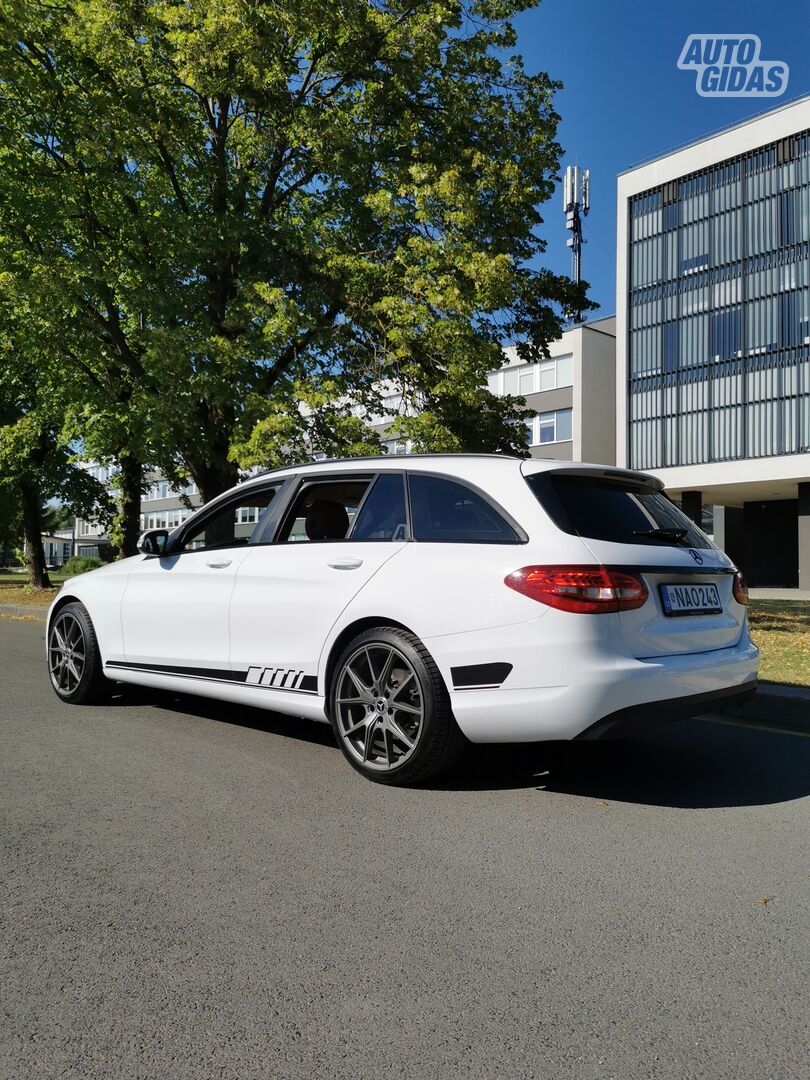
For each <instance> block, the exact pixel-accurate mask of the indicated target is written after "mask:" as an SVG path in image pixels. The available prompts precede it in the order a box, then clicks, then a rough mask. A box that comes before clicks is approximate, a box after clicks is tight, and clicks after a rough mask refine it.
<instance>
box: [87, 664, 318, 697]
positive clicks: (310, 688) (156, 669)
mask: <svg viewBox="0 0 810 1080" xmlns="http://www.w3.org/2000/svg"><path fill="white" fill-rule="evenodd" d="M104 666H105V667H108V668H117V669H119V670H124V671H148V672H150V673H151V674H153V675H173V676H175V677H177V678H180V679H204V680H206V681H207V682H234V683H242V684H243V685H246V686H247V685H249V686H252V687H256V688H257V689H261V690H284V691H286V692H288V693H293V694H316V693H317V692H318V679H317V677H316V676H315V675H304V674H303V673H302V672H296V671H294V670H293V669H287V668H250V669H245V670H244V671H230V670H229V669H228V668H202V667H183V666H181V665H177V664H141V663H136V662H129V661H125V660H108V661H107V662H106V664H105V665H104ZM256 672H259V675H258V676H257V675H256ZM276 672H280V673H283V677H280V676H276V674H275V673H276ZM249 673H250V674H251V678H250V679H248V674H249ZM273 678H276V682H271V680H272V679H273ZM283 684H286V685H283ZM295 684H297V685H295Z"/></svg>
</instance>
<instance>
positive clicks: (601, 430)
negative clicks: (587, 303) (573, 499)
mask: <svg viewBox="0 0 810 1080" xmlns="http://www.w3.org/2000/svg"><path fill="white" fill-rule="evenodd" d="M548 351H549V356H548V358H547V359H544V360H540V361H537V362H535V363H531V364H527V363H524V362H523V361H521V360H520V359H519V357H518V355H517V351H516V349H515V348H507V349H506V350H505V353H504V363H503V367H501V368H499V369H498V370H497V371H493V372H491V373H490V375H489V380H488V382H489V389H490V390H491V392H492V393H493V394H496V395H498V396H500V395H503V394H519V395H520V396H521V397H524V398H525V399H526V408H527V415H526V431H527V442H528V447H529V453H530V454H531V456H532V457H536V458H559V459H561V460H563V461H593V462H596V463H598V464H603V465H611V464H613V462H614V461H615V455H616V320H615V319H614V318H613V317H612V316H610V317H608V318H604V319H593V320H591V321H590V322H585V323H579V324H576V325H574V326H572V327H571V328H570V329H568V330H564V331H563V333H562V335H561V336H560V337H559V338H558V339H557V340H556V341H552V342H551V344H550V345H549V349H548Z"/></svg>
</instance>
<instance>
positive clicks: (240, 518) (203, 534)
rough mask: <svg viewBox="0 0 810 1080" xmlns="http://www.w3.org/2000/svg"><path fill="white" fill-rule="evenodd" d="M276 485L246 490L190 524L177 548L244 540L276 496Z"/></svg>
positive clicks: (226, 544)
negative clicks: (213, 511)
mask: <svg viewBox="0 0 810 1080" xmlns="http://www.w3.org/2000/svg"><path fill="white" fill-rule="evenodd" d="M277 491H278V487H272V488H264V489H262V490H260V491H256V490H255V488H254V489H253V490H252V491H250V490H249V491H246V492H245V494H244V496H243V498H241V499H239V500H238V501H236V502H229V503H228V504H227V505H226V506H224V507H223V508H222V509H221V510H220V511H219V512H218V513H215V514H213V515H212V516H211V517H208V518H206V519H205V520H204V521H201V522H200V523H199V525H197V526H194V525H192V527H191V529H190V530H189V532H188V533H187V534H186V535H185V536H184V538H183V542H182V545H181V547H180V549H179V550H180V551H210V550H211V549H212V548H222V547H238V546H241V545H242V544H247V542H248V541H249V540H250V537H251V534H252V533H253V530H254V529H255V528H256V524H257V523H258V521H259V519H260V518H261V516H262V514H263V513H264V512H265V510H266V509H267V507H268V506H269V505H270V503H271V502H272V500H273V498H274V497H275V494H276V492H277Z"/></svg>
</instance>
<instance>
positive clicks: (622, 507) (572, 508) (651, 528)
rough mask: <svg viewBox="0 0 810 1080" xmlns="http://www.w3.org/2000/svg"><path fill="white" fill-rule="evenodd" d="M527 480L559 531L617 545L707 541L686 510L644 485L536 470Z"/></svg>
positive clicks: (705, 543)
mask: <svg viewBox="0 0 810 1080" xmlns="http://www.w3.org/2000/svg"><path fill="white" fill-rule="evenodd" d="M526 482H527V483H528V485H529V487H530V488H531V489H532V491H533V492H534V494H535V495H536V496H537V499H538V501H539V502H540V503H541V505H542V506H543V508H544V509H545V511H546V513H547V514H548V515H549V516H550V517H551V518H552V519H553V521H554V522H555V524H557V525H558V526H559V528H561V529H562V530H563V531H564V532H568V533H574V534H576V535H579V536H583V537H586V538H588V539H591V540H608V541H611V542H613V543H616V544H639V543H642V544H644V543H648V544H668V545H680V546H683V547H691V548H708V547H710V546H711V545H710V543H709V541H708V539H707V538H706V536H705V535H704V534H703V533H702V532H701V531H700V529H699V528H698V527H697V526H696V525H695V524H694V522H693V521H691V520H690V519H689V518H688V517H687V516H686V514H684V513H682V512H681V511H680V510H679V509H678V507H677V506H675V504H674V503H673V502H672V501H671V500H670V499H668V498H667V497H666V495H664V494H663V493H662V492H660V491H655V490H654V489H652V488H650V487H648V486H647V485H646V484H641V483H634V482H633V481H632V480H625V479H622V478H617V479H615V480H614V479H610V478H607V477H601V476H599V477H589V476H583V475H580V476H575V475H566V474H564V473H562V474H554V473H535V474H533V475H531V476H527V477H526Z"/></svg>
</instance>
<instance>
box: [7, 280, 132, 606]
mask: <svg viewBox="0 0 810 1080" xmlns="http://www.w3.org/2000/svg"><path fill="white" fill-rule="evenodd" d="M0 286H5V288H6V296H7V301H6V302H5V303H4V304H0V504H2V505H4V506H6V507H8V508H14V507H16V508H17V509H16V511H14V512H13V513H11V514H9V513H8V511H7V512H6V515H5V516H6V517H7V518H8V519H9V521H10V523H12V524H17V523H19V522H20V519H21V524H22V529H21V532H22V535H23V539H24V551H25V558H26V562H27V565H28V575H29V582H30V584H31V585H32V586H34V587H35V588H43V587H48V586H49V585H50V581H49V578H48V572H47V568H46V566H45V555H44V551H43V546H42V533H43V531H44V528H45V526H46V525H50V524H51V523H52V519H53V512H52V511H48V510H47V509H46V507H45V503H46V502H48V501H51V500H58V502H60V503H61V504H63V506H64V507H65V508H68V509H69V510H70V511H71V512H72V513H73V514H81V515H82V516H88V517H96V518H101V519H102V520H104V519H106V518H109V516H110V514H111V511H112V507H111V506H110V505H109V501H108V498H107V495H106V492H105V490H104V488H103V487H102V485H101V484H99V483H98V481H97V480H95V479H94V478H93V477H92V476H91V475H90V474H89V473H88V472H87V471H86V470H85V469H82V468H81V467H80V466H79V465H78V464H77V463H76V460H75V459H76V453H75V448H74V446H73V445H72V439H71V431H70V428H69V426H68V427H66V425H65V414H66V407H67V404H68V402H69V397H68V387H69V380H66V379H64V378H61V379H60V378H59V377H58V375H57V373H56V372H55V369H54V367H53V365H52V364H50V363H49V362H48V360H47V356H46V354H45V353H44V352H41V351H40V350H41V349H42V348H43V347H44V345H45V344H46V343H47V340H48V328H47V327H43V326H42V325H41V324H39V323H37V321H36V319H34V318H33V317H32V312H31V309H30V308H27V307H26V305H25V303H24V301H23V300H21V299H20V298H19V297H15V295H14V294H15V289H14V283H13V281H10V280H8V278H5V279H3V278H0Z"/></svg>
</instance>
